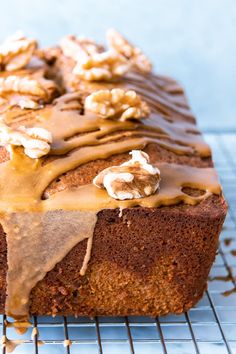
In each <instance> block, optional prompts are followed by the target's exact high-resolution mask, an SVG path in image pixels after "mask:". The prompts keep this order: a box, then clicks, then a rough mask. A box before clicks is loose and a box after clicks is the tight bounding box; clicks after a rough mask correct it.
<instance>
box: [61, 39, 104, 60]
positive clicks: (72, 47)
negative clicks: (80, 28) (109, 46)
mask: <svg viewBox="0 0 236 354" xmlns="http://www.w3.org/2000/svg"><path fill="white" fill-rule="evenodd" d="M60 48H61V50H62V52H63V54H64V55H65V56H67V57H69V58H71V59H73V60H75V61H77V60H79V61H83V60H86V59H87V58H88V57H89V56H91V55H94V54H96V53H100V52H101V51H103V47H102V46H100V45H98V44H96V43H95V42H94V41H93V40H92V39H89V38H76V37H75V36H66V37H63V38H62V39H61V41H60Z"/></svg>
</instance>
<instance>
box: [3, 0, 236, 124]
mask: <svg viewBox="0 0 236 354" xmlns="http://www.w3.org/2000/svg"><path fill="white" fill-rule="evenodd" d="M0 5H1V6H0V39H1V40H2V39H4V37H5V36H7V35H9V34H11V33H13V32H14V31H15V30H17V29H22V30H23V31H24V32H25V33H26V34H27V35H31V36H33V37H37V38H39V39H40V40H41V43H42V44H43V45H50V44H53V43H55V42H57V41H58V39H59V38H60V37H61V36H62V35H64V34H67V33H75V34H84V35H86V36H91V37H94V38H96V39H98V40H100V41H102V40H103V38H104V33H105V30H106V29H107V28H109V27H115V28H117V29H119V30H120V31H121V32H123V33H125V34H126V35H127V36H128V37H129V38H130V39H131V40H132V41H133V42H135V43H137V44H138V45H139V46H140V47H142V48H143V50H144V51H145V52H146V53H147V54H148V55H149V56H150V58H151V59H152V61H153V62H154V64H155V70H156V72H159V73H162V74H168V75H171V76H173V77H175V78H176V79H178V80H179V81H180V82H181V83H182V84H183V85H184V87H185V88H186V90H187V94H188V97H189V99H190V103H191V106H192V107H193V110H194V112H195V114H196V115H197V117H198V121H199V124H200V126H201V127H203V128H208V127H211V128H212V127H213V128H220V129H223V128H231V127H234V128H236V84H235V83H236V60H235V57H236V38H235V37H236V1H235V0H178V1H177V0H146V1H143V0H130V1H129V0H116V1H112V0H97V1H96V0H77V1H76V0H50V1H49V0H48V1H46V0H41V1H39V0H37V1H32V0H19V1H17V0H0Z"/></svg>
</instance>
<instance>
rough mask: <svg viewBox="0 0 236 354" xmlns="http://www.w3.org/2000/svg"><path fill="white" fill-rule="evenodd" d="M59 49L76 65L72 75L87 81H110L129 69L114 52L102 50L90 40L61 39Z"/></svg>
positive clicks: (125, 62)
mask: <svg viewBox="0 0 236 354" xmlns="http://www.w3.org/2000/svg"><path fill="white" fill-rule="evenodd" d="M60 47H61V49H62V52H63V54H64V55H65V56H67V57H69V58H72V59H73V60H74V61H75V62H76V65H75V67H74V70H73V74H74V75H76V76H77V77H78V78H79V79H82V80H87V81H99V80H110V79H112V78H114V77H118V76H122V75H123V74H124V73H126V72H127V70H128V69H129V64H128V61H127V60H126V59H125V58H124V57H123V56H122V55H120V54H119V53H118V52H116V51H114V50H108V51H104V48H103V47H102V46H100V45H98V44H96V43H95V42H94V41H92V40H91V39H87V38H83V39H79V38H76V37H74V36H67V37H64V38H62V40H61V42H60Z"/></svg>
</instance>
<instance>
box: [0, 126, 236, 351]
mask: <svg viewBox="0 0 236 354" xmlns="http://www.w3.org/2000/svg"><path fill="white" fill-rule="evenodd" d="M205 137H206V140H207V141H208V142H209V144H210V145H211V147H212V149H213V155H214V160H215V165H216V168H217V170H218V172H219V175H220V178H221V182H222V184H223V188H224V193H225V196H226V199H227V201H228V203H229V207H230V208H229V213H228V216H227V218H226V221H225V224H224V229H223V231H222V234H221V242H220V247H219V253H218V255H217V257H216V261H215V263H214V266H213V268H212V270H211V277H212V278H211V279H212V280H211V281H210V282H209V286H208V291H206V293H205V295H204V297H203V299H202V300H201V301H200V302H199V304H198V305H197V306H196V307H195V308H193V309H191V310H190V311H189V312H188V313H185V314H182V315H179V316H174V315H169V316H165V317H160V318H156V319H153V318H149V317H116V318H113V317H105V318H103V317H101V318H95V319H93V320H92V319H89V318H74V317H56V318H52V317H38V318H36V317H35V318H32V321H31V322H32V324H33V327H34V328H36V329H38V331H35V332H34V333H35V335H34V336H33V337H32V338H31V334H32V329H30V330H29V331H28V332H27V333H26V334H25V335H24V336H23V337H22V336H19V335H18V334H17V333H15V331H14V330H13V329H12V328H8V327H6V326H5V324H4V321H5V320H6V318H5V316H2V321H1V324H0V325H1V328H2V332H3V334H6V335H7V337H8V338H10V339H14V340H15V339H21V340H23V344H21V345H19V346H17V347H16V349H15V353H16V354H17V353H24V354H28V353H32V354H38V353H42V354H61V353H67V354H75V353H76V354H77V353H78V354H85V353H86V354H94V353H96V354H97V353H99V354H118V353H122V354H126V353H132V354H134V353H135V354H141V353H142V354H154V353H155V354H157V353H164V354H167V353H168V354H185V353H186V354H191V353H197V354H210V353H217V354H225V353H230V354H235V353H236V256H235V250H236V188H235V185H236V131H235V132H226V133H221V134H220V133H216V132H210V131H208V132H206V134H205ZM226 279H227V280H228V281H224V280H226ZM224 292H229V293H231V294H230V295H229V296H225V295H224V294H223V293H224ZM39 339H40V340H42V341H43V342H44V344H43V345H42V346H41V345H40V342H39ZM69 343H70V344H72V345H71V346H68V345H66V344H69ZM2 353H5V350H4V348H3V349H2Z"/></svg>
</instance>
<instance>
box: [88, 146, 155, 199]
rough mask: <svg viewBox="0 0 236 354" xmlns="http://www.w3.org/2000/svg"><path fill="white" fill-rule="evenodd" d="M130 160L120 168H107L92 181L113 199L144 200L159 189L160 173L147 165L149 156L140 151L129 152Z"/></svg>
mask: <svg viewBox="0 0 236 354" xmlns="http://www.w3.org/2000/svg"><path fill="white" fill-rule="evenodd" d="M131 155H132V159H131V160H129V161H127V162H125V163H123V164H121V165H120V166H112V167H108V168H106V169H105V170H103V171H101V172H100V173H99V174H98V175H97V176H96V177H95V178H94V180H93V184H94V185H95V186H96V187H98V188H105V189H106V190H107V193H108V194H109V195H110V196H111V197H112V198H114V199H119V200H125V199H136V198H144V197H147V196H149V195H151V194H154V193H155V192H156V191H157V189H158V188H159V184H160V171H159V169H158V168H157V167H154V166H152V165H151V164H150V163H149V156H148V155H147V154H146V153H145V152H143V151H140V150H133V151H132V152H131Z"/></svg>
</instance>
